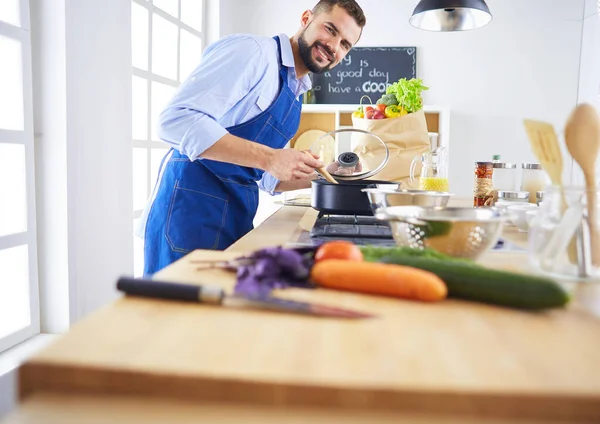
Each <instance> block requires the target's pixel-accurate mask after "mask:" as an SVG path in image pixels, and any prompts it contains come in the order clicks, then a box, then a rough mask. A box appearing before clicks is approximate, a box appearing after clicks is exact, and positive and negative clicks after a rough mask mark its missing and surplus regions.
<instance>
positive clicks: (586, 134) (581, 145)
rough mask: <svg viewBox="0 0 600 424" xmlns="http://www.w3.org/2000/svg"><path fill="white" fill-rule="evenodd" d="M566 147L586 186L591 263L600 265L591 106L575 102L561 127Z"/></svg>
mask: <svg viewBox="0 0 600 424" xmlns="http://www.w3.org/2000/svg"><path fill="white" fill-rule="evenodd" d="M565 141H566V144H567V149H568V150H569V153H571V156H573V159H574V160H575V162H577V163H578V164H579V166H580V167H581V170H582V171H583V175H584V177H585V187H586V189H587V191H586V192H587V208H588V219H589V221H588V223H589V229H590V244H591V248H592V255H591V257H592V263H593V264H594V265H595V266H598V265H600V235H599V234H598V226H597V225H596V203H597V199H596V192H597V190H598V188H597V187H596V159H597V157H598V152H599V151H600V117H598V112H597V111H596V109H595V108H594V107H593V106H590V105H588V104H580V105H578V106H577V107H576V108H575V109H574V110H573V112H572V113H571V116H570V117H569V119H568V121H567V125H566V127H565Z"/></svg>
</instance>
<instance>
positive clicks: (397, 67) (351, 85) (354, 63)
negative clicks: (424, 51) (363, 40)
mask: <svg viewBox="0 0 600 424" xmlns="http://www.w3.org/2000/svg"><path fill="white" fill-rule="evenodd" d="M311 77H312V80H313V93H312V94H313V99H312V102H314V103H321V104H358V103H359V102H360V98H361V97H362V96H363V95H365V94H366V95H368V96H369V97H371V100H373V103H375V101H376V100H377V99H379V97H381V95H382V94H384V93H385V89H386V87H387V86H388V85H390V84H392V83H393V82H396V81H398V80H399V79H401V78H407V79H411V78H416V77H417V48H416V47H355V48H353V49H352V50H350V53H348V54H347V55H346V57H345V58H344V60H343V61H342V62H340V63H339V64H338V65H337V66H336V67H335V68H333V69H332V70H331V71H329V72H325V73H323V74H312V75H311Z"/></svg>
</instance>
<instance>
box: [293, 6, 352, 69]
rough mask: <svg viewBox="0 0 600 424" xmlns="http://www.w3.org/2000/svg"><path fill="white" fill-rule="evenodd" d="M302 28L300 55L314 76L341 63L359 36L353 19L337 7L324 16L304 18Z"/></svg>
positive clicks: (305, 16) (299, 43)
mask: <svg viewBox="0 0 600 424" xmlns="http://www.w3.org/2000/svg"><path fill="white" fill-rule="evenodd" d="M303 25H305V26H304V28H303V30H302V32H301V33H300V37H298V48H299V51H300V56H301V57H302V60H303V61H304V63H305V64H306V67H307V68H308V70H309V71H311V72H313V73H316V74H321V73H323V72H327V71H329V70H330V69H331V68H333V67H334V66H336V65H337V64H338V63H340V62H341V61H342V59H343V58H344V56H346V54H348V52H349V51H350V49H351V48H352V46H353V45H354V44H356V42H357V41H358V39H359V38H360V33H361V28H360V26H358V24H357V23H356V22H355V21H354V18H352V17H351V16H350V15H348V13H346V11H345V10H344V9H342V8H341V7H339V6H334V7H333V8H332V9H331V11H329V12H327V13H319V14H317V15H313V14H312V13H308V15H303Z"/></svg>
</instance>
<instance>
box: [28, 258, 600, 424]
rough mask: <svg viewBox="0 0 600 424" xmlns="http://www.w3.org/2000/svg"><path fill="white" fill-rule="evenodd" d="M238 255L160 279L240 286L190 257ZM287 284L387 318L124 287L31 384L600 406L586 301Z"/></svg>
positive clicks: (35, 369) (540, 409)
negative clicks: (215, 303)
mask: <svg viewBox="0 0 600 424" xmlns="http://www.w3.org/2000/svg"><path fill="white" fill-rule="evenodd" d="M236 255H238V254H237V253H235V252H214V251H201V250H199V251H195V252H193V253H191V254H190V255H188V256H186V257H185V258H184V259H182V260H180V261H178V262H177V263H175V264H174V265H172V266H170V267H168V268H167V269H165V270H164V271H163V272H161V273H160V275H159V276H157V278H158V277H159V278H160V279H172V280H176V281H181V282H188V283H191V284H194V283H196V284H197V283H200V282H209V283H212V284H219V285H221V286H223V287H225V288H228V289H231V288H232V287H233V285H234V284H235V276H234V275H233V274H230V273H226V272H224V271H221V270H205V271H197V270H196V267H197V265H194V264H193V263H192V262H191V261H192V260H214V259H228V258H233V257H235V256H236ZM506 255H509V254H506ZM508 257H510V256H508ZM280 295H281V296H284V297H289V298H293V299H298V300H306V301H315V302H317V301H318V302H322V303H329V304H332V305H338V306H341V307H347V308H353V309H357V310H361V311H365V312H371V313H375V314H377V315H378V317H377V318H374V319H368V320H360V321H346V320H339V319H329V318H327V319H324V318H315V317H305V316H297V315H287V314H281V313H271V312H265V311H249V310H240V309H228V308H223V307H211V306H203V305H195V304H180V303H175V302H166V301H158V300H144V299H129V298H127V299H122V300H120V301H118V302H116V303H115V304H113V305H110V306H108V307H106V308H104V309H102V310H100V311H98V312H96V313H95V314H93V315H92V316H90V317H88V318H87V319H85V320H83V321H82V322H80V323H78V324H77V325H75V326H74V327H73V328H72V330H71V331H70V332H69V333H68V334H66V335H65V336H63V337H62V338H61V339H60V340H59V342H58V343H55V344H53V345H51V346H50V347H49V348H48V349H46V350H45V351H43V352H42V353H41V354H39V355H37V356H36V357H35V358H34V359H32V360H31V361H29V362H27V363H26V364H25V365H24V366H23V368H22V369H21V373H20V383H21V394H22V396H23V397H28V396H29V395H31V394H33V393H36V392H47V391H50V392H52V391H76V392H80V393H86V392H91V393H112V394H135V395H138V396H146V395H149V396H160V397H162V398H163V399H164V398H177V399H180V398H183V399H191V400H200V399H201V400H203V401H206V402H212V401H218V402H221V401H236V402H243V403H250V404H260V405H273V406H275V405H277V406H282V405H283V406H286V405H287V406H290V407H291V406H294V407H303V406H310V407H322V406H323V407H334V408H361V409H367V410H375V409H376V410H396V411H408V412H411V413H413V412H414V413H418V412H424V411H426V412H432V411H435V412H439V413H447V414H465V415H466V416H486V417H489V416H497V417H513V416H518V417H521V418H535V419H550V418H555V419H561V418H562V419H568V420H569V421H570V422H577V420H583V419H588V420H589V419H596V418H598V419H600V366H599V363H600V337H599V335H600V320H599V319H598V318H597V317H595V316H593V315H592V314H591V313H589V312H587V310H585V309H584V308H582V307H581V306H580V305H578V304H575V305H573V306H571V307H570V308H569V309H566V310H554V311H548V312H538V313H531V312H522V311H515V310H510V309H505V308H499V307H492V306H487V305H482V304H476V303H469V302H461V301H454V300H448V301H444V302H442V303H438V304H422V303H417V302H413V301H402V300H398V299H390V298H384V297H376V296H366V295H360V294H354V293H341V292H335V291H330V290H325V289H317V290H301V289H291V290H286V291H285V292H282V293H281V294H280Z"/></svg>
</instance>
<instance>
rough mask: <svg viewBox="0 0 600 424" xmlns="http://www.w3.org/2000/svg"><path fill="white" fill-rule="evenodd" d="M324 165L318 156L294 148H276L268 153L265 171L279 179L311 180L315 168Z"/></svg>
mask: <svg viewBox="0 0 600 424" xmlns="http://www.w3.org/2000/svg"><path fill="white" fill-rule="evenodd" d="M322 166H324V165H323V162H321V161H320V160H319V156H318V155H316V154H314V153H312V152H309V151H308V150H307V151H304V152H301V151H298V150H295V149H276V150H274V151H273V153H272V154H271V155H270V158H269V161H268V163H267V167H266V169H265V170H266V171H267V172H269V174H271V175H272V176H274V177H275V178H277V179H278V180H279V181H296V180H312V179H314V177H315V168H320V167H322Z"/></svg>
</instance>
